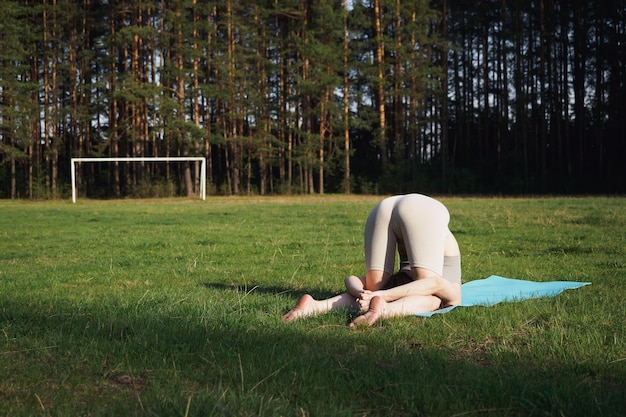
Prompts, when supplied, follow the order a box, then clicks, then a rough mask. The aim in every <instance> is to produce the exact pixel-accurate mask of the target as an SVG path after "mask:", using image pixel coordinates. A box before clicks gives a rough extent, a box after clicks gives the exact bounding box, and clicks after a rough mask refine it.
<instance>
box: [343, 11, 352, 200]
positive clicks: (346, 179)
mask: <svg viewBox="0 0 626 417" xmlns="http://www.w3.org/2000/svg"><path fill="white" fill-rule="evenodd" d="M349 35H350V33H349V32H348V0H343V150H344V152H345V155H344V167H343V192H344V193H346V194H350V192H351V186H350V181H351V179H350V97H349V93H350V90H349V85H350V84H349V79H348V73H349V72H350V68H349V66H348V55H349V52H350V49H349V42H348V40H349Z"/></svg>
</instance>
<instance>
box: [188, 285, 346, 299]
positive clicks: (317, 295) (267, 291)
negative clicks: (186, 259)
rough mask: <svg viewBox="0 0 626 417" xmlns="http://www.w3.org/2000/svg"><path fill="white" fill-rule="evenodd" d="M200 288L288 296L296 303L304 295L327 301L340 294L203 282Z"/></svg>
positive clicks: (314, 290)
mask: <svg viewBox="0 0 626 417" xmlns="http://www.w3.org/2000/svg"><path fill="white" fill-rule="evenodd" d="M200 286H202V287H205V288H209V289H213V290H218V291H235V292H238V293H242V292H243V293H256V294H267V295H281V296H282V295H287V296H289V297H290V298H293V299H294V301H295V300H298V299H299V298H300V297H301V296H303V295H304V294H311V295H312V296H313V298H315V299H318V300H320V299H325V298H330V297H334V296H335V295H337V294H338V293H336V292H335V293H333V292H330V291H323V290H319V289H317V290H316V289H313V290H311V291H308V290H307V291H304V290H294V289H293V288H287V287H279V286H258V285H252V286H248V285H238V284H223V283H214V282H203V283H201V284H200Z"/></svg>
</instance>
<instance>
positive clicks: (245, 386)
mask: <svg viewBox="0 0 626 417" xmlns="http://www.w3.org/2000/svg"><path fill="white" fill-rule="evenodd" d="M380 199H381V197H372V196H317V197H314V196H310V197H309V196H305V197H266V198H263V197H249V198H247V197H239V198H234V197H209V198H208V199H207V200H206V201H200V200H195V199H190V200H187V199H172V200H120V201H89V200H84V199H83V200H79V201H78V203H77V204H71V203H70V202H68V201H61V202H21V201H0V414H1V415H6V416H294V417H295V416H298V417H303V416H546V415H549V416H585V417H588V416H624V415H626V331H625V330H626V302H625V301H624V300H625V297H626V249H625V246H626V239H625V236H626V199H625V198H617V197H616V198H605V197H584V198H583V197H581V198H565V197H563V198H461V197H442V198H440V199H441V201H443V202H444V203H445V204H446V205H447V206H448V208H449V210H450V213H451V218H452V220H451V223H450V228H451V230H452V231H453V232H454V233H455V235H456V237H457V240H458V241H459V244H460V246H461V251H462V255H463V272H464V280H465V281H471V280H475V279H479V278H485V277H487V276H489V275H492V274H493V275H501V276H505V277H511V278H520V279H527V280H536V281H550V280H571V281H585V282H592V285H589V286H585V287H582V288H579V289H575V290H568V291H565V292H564V293H562V294H560V295H558V296H556V297H554V298H541V299H535V300H526V301H521V302H516V303H504V304H498V305H496V306H492V307H469V308H457V309H455V310H453V311H451V312H449V313H446V314H442V315H437V316H435V317H432V318H427V319H425V318H418V317H404V318H394V319H388V320H382V321H380V322H378V323H376V324H375V325H374V326H372V327H371V328H365V329H358V330H350V329H348V328H347V327H346V324H347V323H348V322H349V321H350V319H351V317H352V316H351V313H350V312H349V311H340V312H332V313H329V314H324V315H321V316H317V317H314V318H310V319H307V320H301V321H297V322H293V323H289V324H284V323H283V322H282V321H281V316H282V315H283V314H284V313H285V312H286V311H287V310H288V309H289V308H290V307H292V306H293V304H294V303H295V302H296V300H297V299H298V298H299V297H300V296H301V295H302V294H304V293H305V292H310V293H312V294H313V295H314V296H315V297H327V296H330V295H334V294H336V293H338V292H341V291H342V290H343V279H344V277H345V276H346V275H348V274H361V273H363V242H362V234H363V226H364V223H365V218H366V216H367V214H368V212H369V210H370V209H371V208H372V207H373V206H374V205H375V204H376V203H377V202H378V201H379V200H380Z"/></svg>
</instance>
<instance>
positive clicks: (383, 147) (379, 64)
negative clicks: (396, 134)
mask: <svg viewBox="0 0 626 417" xmlns="http://www.w3.org/2000/svg"><path fill="white" fill-rule="evenodd" d="M380 3H381V0H373V5H374V48H375V50H374V62H375V64H376V82H375V91H376V110H377V113H378V134H377V138H378V145H379V147H380V161H381V164H382V169H383V172H384V171H385V169H386V168H387V161H388V157H387V122H386V118H385V117H386V116H385V111H386V108H385V67H384V65H385V62H384V59H385V42H384V40H383V31H382V20H383V13H382V8H381V4H380Z"/></svg>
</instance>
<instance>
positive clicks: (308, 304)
mask: <svg viewBox="0 0 626 417" xmlns="http://www.w3.org/2000/svg"><path fill="white" fill-rule="evenodd" d="M314 305H315V299H314V298H313V297H311V296H310V295H309V294H304V295H303V296H302V297H300V299H299V300H298V302H297V303H296V306H295V307H294V308H292V309H291V310H289V312H288V313H287V314H285V315H284V316H283V321H284V322H285V323H289V322H290V321H293V320H296V319H299V318H302V317H306V316H308V315H310V314H313V312H314V311H315V306H314Z"/></svg>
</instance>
